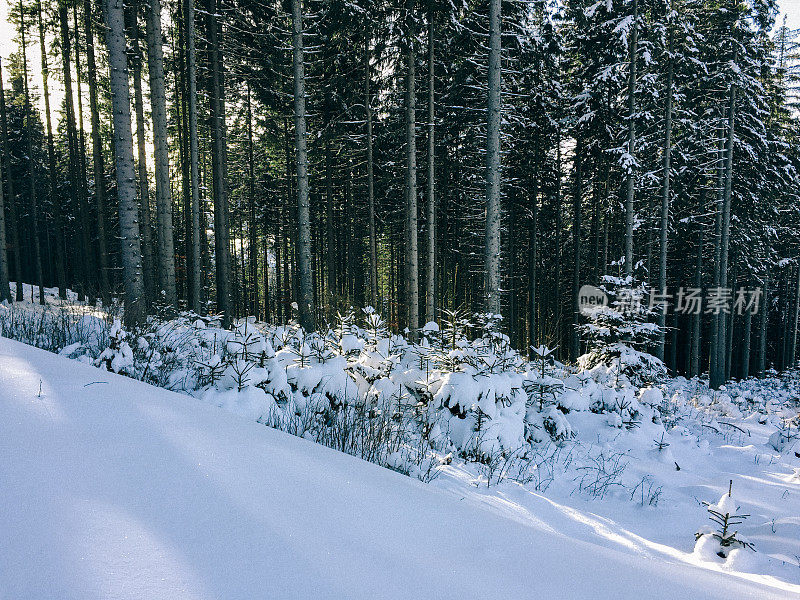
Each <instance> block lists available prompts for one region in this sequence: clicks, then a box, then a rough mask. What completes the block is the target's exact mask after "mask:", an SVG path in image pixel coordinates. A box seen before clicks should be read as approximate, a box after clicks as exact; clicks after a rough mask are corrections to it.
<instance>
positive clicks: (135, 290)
mask: <svg viewBox="0 0 800 600" xmlns="http://www.w3.org/2000/svg"><path fill="white" fill-rule="evenodd" d="M105 13H106V14H105V21H106V28H107V29H106V46H107V48H108V63H109V68H110V71H111V75H110V88H111V103H112V109H113V115H114V119H113V124H114V150H115V152H114V155H115V159H116V175H117V196H118V199H119V227H120V242H121V243H120V246H121V253H120V260H121V263H122V281H123V283H124V289H125V324H126V326H128V327H133V326H135V325H137V324H139V323H141V322H142V321H143V320H144V316H145V302H144V286H143V284H142V254H141V248H140V245H139V220H138V207H137V203H136V175H135V172H134V168H133V134H132V132H131V99H130V92H129V88H128V59H127V56H126V54H125V19H124V13H123V2H122V0H105Z"/></svg>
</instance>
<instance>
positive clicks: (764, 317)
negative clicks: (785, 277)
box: [758, 271, 769, 377]
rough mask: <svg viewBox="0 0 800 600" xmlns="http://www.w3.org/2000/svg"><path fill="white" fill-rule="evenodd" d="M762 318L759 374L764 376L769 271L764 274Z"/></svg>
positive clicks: (765, 368)
mask: <svg viewBox="0 0 800 600" xmlns="http://www.w3.org/2000/svg"><path fill="white" fill-rule="evenodd" d="M761 301H762V303H761V319H760V323H759V331H758V375H759V376H760V377H764V374H765V372H766V370H767V327H768V326H769V271H767V274H766V275H765V276H764V291H763V294H762V297H761Z"/></svg>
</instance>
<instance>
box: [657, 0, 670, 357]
mask: <svg viewBox="0 0 800 600" xmlns="http://www.w3.org/2000/svg"><path fill="white" fill-rule="evenodd" d="M671 10H672V9H671V7H670V11H671ZM669 19H670V22H669V24H668V27H669V33H668V36H669V41H668V44H667V53H668V56H667V89H666V96H667V99H666V107H665V109H664V112H665V114H664V149H663V152H664V156H663V160H664V182H663V185H662V188H661V224H660V227H659V242H660V244H659V255H658V292H659V293H665V292H666V289H667V244H668V241H669V235H668V234H669V204H670V175H671V173H670V160H671V158H672V77H673V59H672V49H673V33H672V14H671V13H670V16H669ZM666 318H667V309H666V307H665V306H662V307H661V308H660V309H659V312H658V326H659V332H658V342H657V344H656V356H657V357H658V358H660V359H661V360H664V335H665V327H666V324H667V321H666Z"/></svg>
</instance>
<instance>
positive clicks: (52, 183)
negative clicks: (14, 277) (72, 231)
mask: <svg viewBox="0 0 800 600" xmlns="http://www.w3.org/2000/svg"><path fill="white" fill-rule="evenodd" d="M36 7H37V11H38V14H39V53H40V54H41V55H42V95H43V96H44V114H45V123H46V126H47V164H48V171H49V177H48V184H49V189H48V196H49V198H50V203H51V206H52V218H53V229H54V230H55V234H56V251H55V252H54V253H53V254H54V262H55V267H56V282H57V284H58V297H59V298H61V299H62V300H65V299H66V298H67V274H66V267H65V265H64V223H63V220H62V215H61V203H60V202H59V201H58V200H57V199H56V198H55V193H56V190H57V189H58V183H57V180H56V150H55V144H54V142H53V121H52V118H51V115H50V85H49V78H50V77H49V76H50V69H49V67H48V64H47V48H46V45H45V39H44V37H45V36H44V21H43V19H42V4H41V2H38V1H37V3H36Z"/></svg>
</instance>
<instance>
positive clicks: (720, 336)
mask: <svg viewBox="0 0 800 600" xmlns="http://www.w3.org/2000/svg"><path fill="white" fill-rule="evenodd" d="M735 116H736V86H733V85H732V86H731V90H730V104H729V106H728V131H727V137H726V140H725V168H724V188H723V193H722V204H721V207H720V216H721V220H720V236H719V267H718V270H719V288H720V289H725V288H727V286H728V247H729V244H730V224H731V187H732V183H733V137H734V124H735ZM715 317H716V319H715V321H716V323H715V325H716V330H717V335H716V336H715V337H713V338H712V344H711V352H713V353H714V356H715V358H716V360H715V361H714V362H713V363H712V367H711V373H710V374H709V383H710V385H711V387H712V388H714V389H717V388H718V387H719V386H720V385H722V384H723V383H725V360H726V359H725V354H726V347H727V343H726V342H727V332H726V330H727V319H726V315H725V314H724V313H722V312H720V314H718V315H715Z"/></svg>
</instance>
